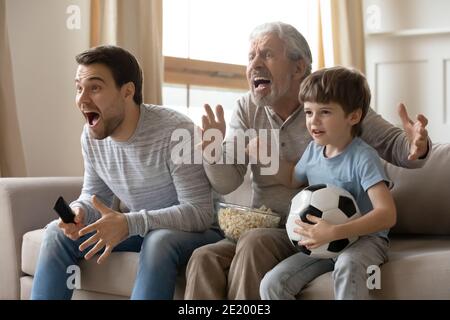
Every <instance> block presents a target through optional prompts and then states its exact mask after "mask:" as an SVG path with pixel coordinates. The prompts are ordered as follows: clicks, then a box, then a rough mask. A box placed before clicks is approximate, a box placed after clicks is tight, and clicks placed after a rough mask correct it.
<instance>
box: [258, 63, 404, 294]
mask: <svg viewBox="0 0 450 320" xmlns="http://www.w3.org/2000/svg"><path fill="white" fill-rule="evenodd" d="M299 100H300V101H301V102H303V103H304V112H305V114H306V126H307V128H308V131H309V133H310V134H311V136H312V138H313V141H311V143H310V144H309V145H308V147H307V149H306V151H305V152H304V154H303V156H302V157H301V159H300V161H299V162H298V163H297V165H294V164H290V165H289V164H288V165H286V166H284V168H283V169H281V170H282V171H280V172H279V174H278V178H279V179H280V180H282V181H283V183H284V184H285V185H288V186H291V187H294V188H298V187H300V186H302V185H304V184H306V183H308V184H309V185H313V184H317V183H329V184H333V185H336V186H338V187H341V188H343V189H346V190H347V191H349V192H350V193H351V194H352V195H353V196H354V197H355V199H356V202H357V203H358V206H359V209H360V211H361V214H362V216H361V217H360V218H358V219H355V220H352V221H350V222H348V223H345V224H341V225H332V224H330V223H328V222H326V221H324V220H322V219H320V218H317V217H315V216H312V215H307V218H308V220H309V221H310V222H312V223H313V224H307V223H303V222H302V221H301V220H300V219H298V220H297V221H296V223H297V224H298V228H296V230H295V231H296V232H297V233H298V234H300V235H302V236H303V237H304V238H305V239H304V240H302V241H301V242H300V243H299V244H301V245H304V246H306V248H308V249H313V248H317V247H319V246H321V245H323V244H325V243H328V242H330V241H333V240H337V239H342V238H350V237H353V236H359V237H360V238H359V239H358V241H356V242H355V243H353V244H352V245H351V246H350V247H349V248H347V249H346V250H345V251H344V252H342V253H341V254H340V255H339V256H338V257H337V258H335V259H317V258H312V257H310V256H308V255H305V254H303V253H301V252H299V253H297V254H294V255H293V256H290V257H289V258H287V259H285V260H284V261H282V262H281V263H279V264H278V265H277V266H276V267H275V268H273V269H272V270H271V271H269V272H268V273H267V274H266V275H265V277H264V278H263V280H262V282H261V286H260V295H261V298H262V299H295V296H296V295H297V294H298V293H299V292H300V291H301V290H302V289H303V288H304V286H305V285H306V284H308V283H309V282H310V281H312V280H313V279H314V278H316V277H318V276H319V275H321V274H324V273H326V272H329V271H332V270H333V269H334V271H333V280H334V293H335V298H336V299H368V298H369V290H368V288H367V285H366V282H367V276H368V274H367V267H369V266H370V265H380V264H382V263H384V262H385V261H386V260H387V250H388V247H389V241H388V237H387V234H388V229H389V228H390V227H392V226H393V225H394V224H395V221H396V209H395V204H394V200H393V198H392V196H391V194H390V192H389V189H388V187H387V185H386V183H387V182H388V179H387V177H386V175H385V173H384V170H383V167H382V165H381V162H380V159H379V157H378V154H377V152H376V151H375V150H374V149H373V148H372V147H370V146H369V145H367V144H366V143H365V142H363V141H362V140H361V139H360V138H359V137H358V136H359V135H360V134H361V121H362V120H363V119H364V116H365V115H366V113H367V110H368V108H369V104H370V90H369V87H368V85H367V81H366V79H365V77H364V76H363V75H362V74H361V73H359V72H358V71H356V70H350V69H347V68H343V67H334V68H329V69H322V70H319V71H317V72H315V73H313V74H311V75H310V76H308V78H306V79H305V80H304V81H303V82H302V85H301V88H300V93H299ZM280 167H281V166H280Z"/></svg>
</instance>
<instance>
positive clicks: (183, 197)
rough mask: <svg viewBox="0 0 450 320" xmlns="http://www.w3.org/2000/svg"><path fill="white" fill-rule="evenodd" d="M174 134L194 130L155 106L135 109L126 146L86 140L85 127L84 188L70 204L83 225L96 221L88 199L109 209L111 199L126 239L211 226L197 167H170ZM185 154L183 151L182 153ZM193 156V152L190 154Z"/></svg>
mask: <svg viewBox="0 0 450 320" xmlns="http://www.w3.org/2000/svg"><path fill="white" fill-rule="evenodd" d="M176 129H182V130H184V131H185V132H186V130H187V131H188V132H189V133H191V135H190V136H191V137H193V132H194V125H193V123H192V121H191V120H190V119H189V118H187V117H185V116H184V115H182V114H180V113H178V112H176V111H173V110H170V109H166V108H163V107H159V106H154V105H141V106H140V117H139V122H138V125H137V128H136V130H135V133H134V134H133V136H132V137H131V138H130V139H128V141H126V142H117V141H114V140H113V139H111V138H110V137H107V138H105V139H103V140H96V139H93V138H91V137H90V135H89V131H88V128H87V126H85V127H84V130H83V133H82V135H81V145H82V152H83V158H84V166H85V169H84V170H85V171H84V182H83V188H82V191H81V195H80V196H79V198H78V199H77V200H76V201H74V202H72V203H71V204H70V206H71V207H77V206H78V207H82V208H83V209H84V211H85V212H86V215H85V223H86V224H90V223H92V222H94V221H95V220H97V219H99V217H100V215H99V213H98V212H97V211H96V210H95V209H94V208H93V206H92V202H91V197H92V195H94V194H95V195H96V196H97V197H99V198H100V199H101V200H102V201H103V202H104V203H105V204H106V205H108V206H111V204H112V201H113V196H114V195H116V196H117V197H118V198H119V199H120V200H121V201H122V203H123V204H124V205H125V206H126V207H127V208H128V209H129V210H130V212H128V213H124V214H125V216H126V219H127V222H128V229H129V235H130V236H132V235H141V236H144V235H145V234H146V233H147V232H149V231H150V230H152V229H158V228H168V229H177V230H182V231H193V232H197V231H204V230H206V229H208V228H209V227H210V225H211V223H212V221H213V203H212V193H211V188H210V185H209V182H208V180H207V177H206V174H205V172H204V170H203V166H202V165H201V164H179V163H177V162H176V161H175V162H174V161H173V160H172V157H171V151H172V149H173V148H174V146H176V145H177V144H179V143H183V144H185V145H186V146H189V147H191V146H192V145H193V143H192V140H191V141H182V142H180V141H172V138H171V137H172V133H173V132H174V130H176ZM187 150H188V151H189V149H187ZM190 152H191V153H192V154H193V153H194V148H190Z"/></svg>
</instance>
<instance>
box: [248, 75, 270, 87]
mask: <svg viewBox="0 0 450 320" xmlns="http://www.w3.org/2000/svg"><path fill="white" fill-rule="evenodd" d="M271 83H272V80H270V79H269V78H264V77H255V78H253V87H254V88H255V89H258V87H260V86H261V88H262V87H267V86H268V85H270V84H271Z"/></svg>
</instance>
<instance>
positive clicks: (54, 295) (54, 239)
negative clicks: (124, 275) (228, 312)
mask: <svg viewBox="0 0 450 320" xmlns="http://www.w3.org/2000/svg"><path fill="white" fill-rule="evenodd" d="M91 235H92V234H89V235H85V236H83V237H80V238H79V239H78V240H76V241H73V240H71V239H69V238H67V237H66V236H65V235H64V233H63V231H62V230H61V229H60V228H59V227H58V225H57V221H53V222H51V223H50V224H49V225H48V226H47V228H46V230H45V234H44V239H43V241H42V244H41V251H40V255H39V260H38V263H37V267H36V272H35V275H34V280H33V288H32V291H31V299H33V300H34V299H46V300H47V299H70V298H71V297H72V293H73V290H71V289H69V288H68V286H67V284H66V282H67V279H68V277H69V276H71V273H67V268H68V267H69V266H71V265H77V264H78V262H79V261H80V259H82V258H83V257H84V255H85V254H86V253H87V252H88V251H89V250H90V249H91V248H92V246H91V247H89V248H87V249H85V250H84V251H80V250H78V247H79V245H80V244H81V243H83V242H84V241H85V240H87V239H88V238H89V237H90V236H91ZM221 239H222V237H221V236H220V234H219V233H218V232H216V231H214V230H207V231H205V232H202V233H195V232H184V231H178V230H169V229H157V230H153V231H150V232H149V233H148V234H147V235H146V236H145V237H144V238H142V237H140V236H132V237H129V238H128V239H126V240H124V241H122V242H121V243H120V244H119V245H117V246H116V247H115V248H114V250H113V251H116V252H117V251H131V252H140V255H139V266H138V271H137V275H136V280H135V283H134V287H133V292H132V294H131V299H167V300H168V299H172V298H173V294H174V292H175V280H176V276H177V273H178V270H179V269H180V267H181V266H184V265H186V264H187V262H188V260H189V258H190V256H191V254H192V252H193V251H194V250H195V249H196V248H198V247H200V246H203V245H205V244H209V243H213V242H216V241H218V240H221ZM99 267H100V268H101V266H99ZM81 277H82V274H81Z"/></svg>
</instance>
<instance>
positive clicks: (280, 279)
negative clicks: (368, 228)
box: [259, 235, 389, 300]
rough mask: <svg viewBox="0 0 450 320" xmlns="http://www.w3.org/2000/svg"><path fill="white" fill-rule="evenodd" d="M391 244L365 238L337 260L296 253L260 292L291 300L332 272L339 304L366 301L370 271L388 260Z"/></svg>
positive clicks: (268, 278)
mask: <svg viewBox="0 0 450 320" xmlns="http://www.w3.org/2000/svg"><path fill="white" fill-rule="evenodd" d="M388 249H389V243H388V242H387V241H386V240H384V239H383V238H381V237H378V236H371V235H368V236H362V237H360V238H359V239H358V241H356V242H354V243H353V244H352V245H351V246H350V247H348V248H347V249H345V251H343V252H342V253H341V254H340V255H339V256H338V257H337V258H335V259H318V258H312V257H310V256H308V255H306V254H304V253H301V252H299V253H296V254H294V255H292V256H290V257H289V258H287V259H285V260H283V261H281V262H280V263H279V264H278V265H277V266H276V267H275V268H273V269H272V270H271V271H269V272H268V273H266V275H265V276H264V278H263V280H262V281H261V285H260V287H259V292H260V295H261V299H263V300H269V299H275V300H280V299H283V300H292V299H295V298H296V295H297V294H298V293H299V292H300V291H301V290H302V289H303V288H304V287H305V286H306V285H307V284H308V283H309V282H311V281H312V280H314V279H315V278H317V277H318V276H320V275H322V274H324V273H327V272H330V271H333V274H332V275H333V280H334V296H335V299H337V300H349V299H352V300H355V299H356V300H367V299H369V289H368V287H367V278H368V274H367V267H368V266H370V265H377V266H378V265H380V264H382V263H384V262H386V261H387V260H388V255H387V252H388Z"/></svg>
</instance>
